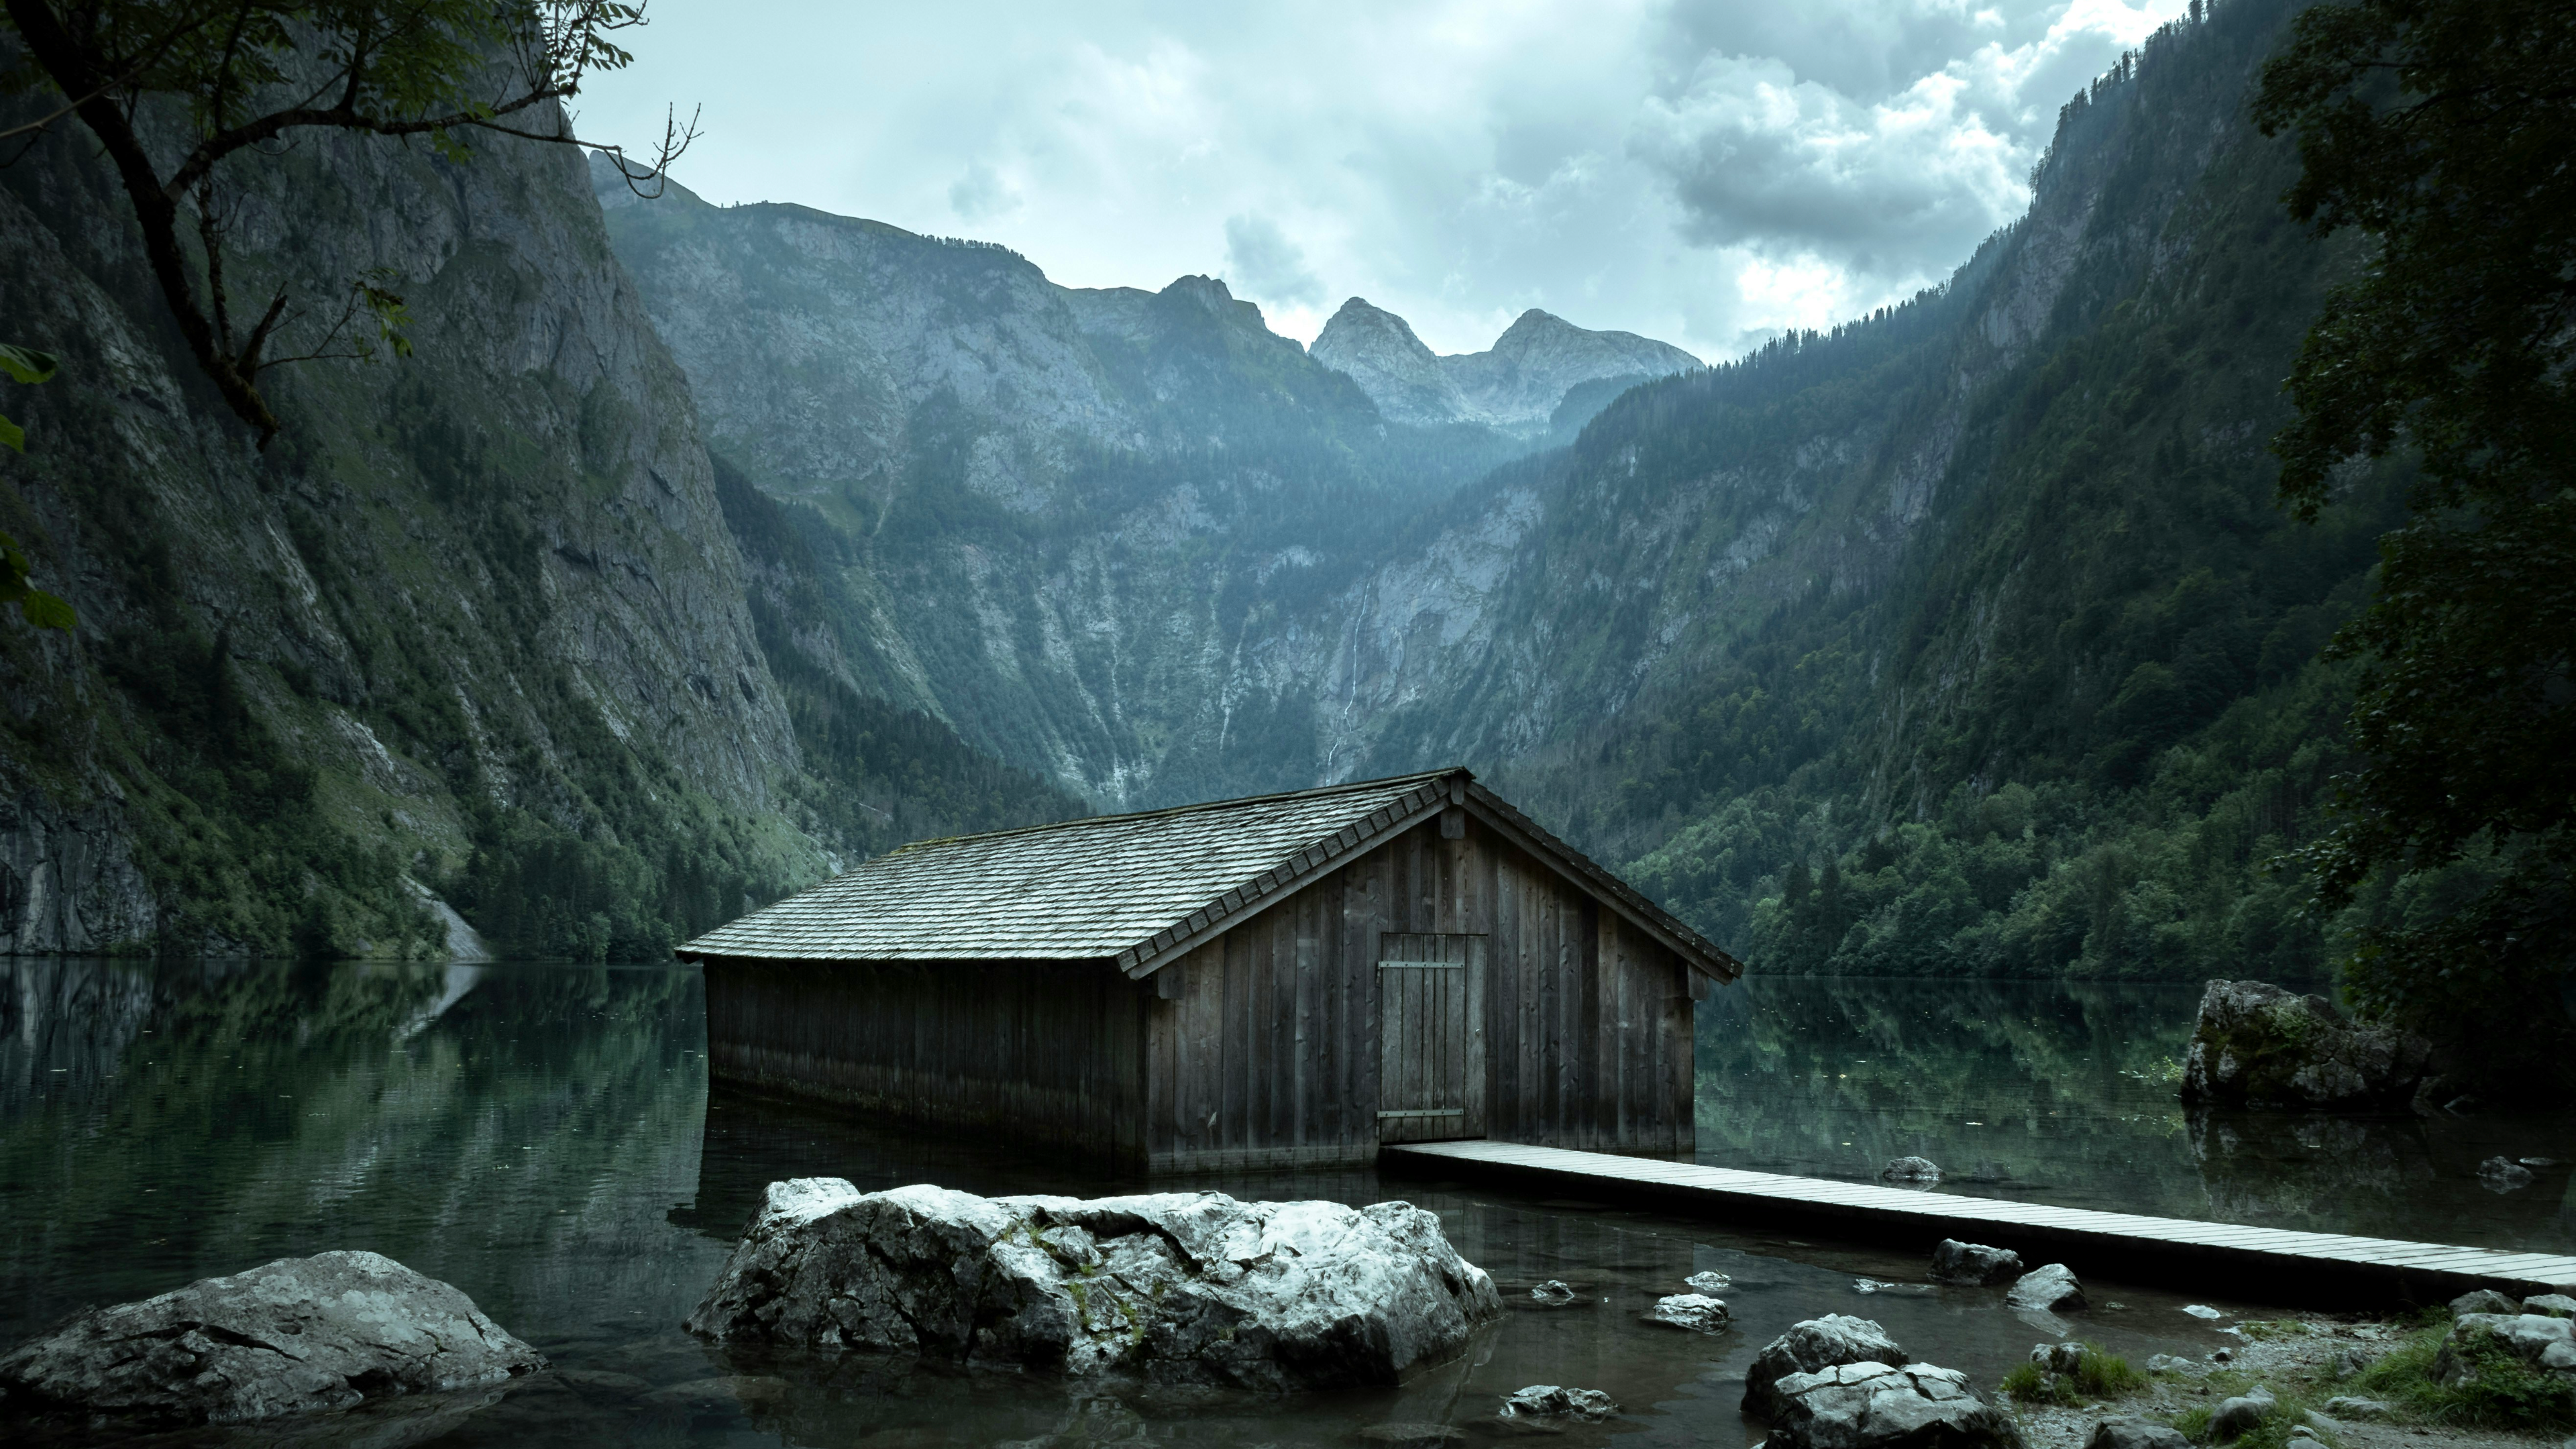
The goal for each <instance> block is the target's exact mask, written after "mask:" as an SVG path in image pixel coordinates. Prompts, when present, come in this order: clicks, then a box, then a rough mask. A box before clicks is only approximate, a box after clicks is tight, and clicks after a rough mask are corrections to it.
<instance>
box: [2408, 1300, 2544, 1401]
mask: <svg viewBox="0 0 2576 1449" xmlns="http://www.w3.org/2000/svg"><path fill="white" fill-rule="evenodd" d="M2484 1345H2493V1346H2500V1347H2502V1348H2503V1349H2504V1350H2505V1351H2506V1352H2508V1353H2510V1354H2512V1355H2513V1356H2514V1357H2516V1358H2518V1359H2521V1360H2522V1361H2523V1363H2524V1364H2526V1365H2528V1366H2530V1367H2532V1368H2535V1369H2541V1370H2544V1371H2547V1372H2550V1373H2555V1374H2557V1375H2558V1376H2559V1377H2560V1378H2561V1379H2563V1380H2564V1381H2565V1382H2566V1383H2567V1384H2568V1385H2569V1386H2570V1387H2571V1388H2576V1322H2570V1321H2569V1320H2567V1319H2564V1318H2549V1317H2544V1316H2543V1315H2541V1314H2537V1313H2463V1314H2461V1315H2460V1316H2459V1317H2457V1318H2455V1319H2453V1320H2451V1331H2450V1332H2449V1333H2447V1334H2445V1335H2443V1337H2442V1347H2441V1350H2440V1351H2439V1352H2437V1353H2435V1354H2434V1355H2433V1375H2432V1376H2433V1382H2435V1383H2437V1384H2441V1385H2443V1386H2444V1387H2446V1388H2458V1387H2460V1386H2461V1385H2463V1384H2466V1383H2467V1382H2469V1381H2470V1380H2471V1379H2474V1378H2476V1377H2477V1366H2476V1364H2475V1363H2474V1362H2473V1360H2474V1359H2475V1358H2476V1357H2477V1356H2478V1355H2477V1349H2478V1348H2479V1347H2481V1346H2484Z"/></svg>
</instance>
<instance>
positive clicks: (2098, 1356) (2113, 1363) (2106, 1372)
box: [2002, 1343, 2147, 1408]
mask: <svg viewBox="0 0 2576 1449" xmlns="http://www.w3.org/2000/svg"><path fill="white" fill-rule="evenodd" d="M2002 1387H2003V1392H2004V1394H2005V1395H2006V1396H2007V1397H2009V1398H2011V1399H2012V1400H2013V1401H2014V1402H2015V1403H2022V1404H2063V1405H2066V1406H2068V1407H2070V1408H2072V1407H2075V1406H2077V1405H2082V1404H2090V1403H2099V1402H2101V1401H2103V1400H2105V1399H2116V1398H2119V1397H2121V1396H2123V1395H2126V1394H2134V1393H2137V1392H2139V1391H2141V1390H2143V1389H2145V1388H2146V1387H2147V1376H2146V1375H2145V1374H2142V1373H2140V1372H2138V1371H2137V1369H2135V1368H2133V1367H2131V1366H2130V1364H2129V1361H2128V1360H2127V1359H2125V1358H2122V1357H2120V1356H2119V1355H2118V1354H2113V1353H2105V1352H2103V1351H2102V1346H2101V1345H2100V1344H2097V1343H2087V1344H2086V1345H2084V1356H2083V1357H2082V1358H2079V1359H2077V1360H2076V1361H2075V1368H2074V1370H2073V1371H2072V1372H2070V1373H2063V1374H2060V1373H2051V1372H2049V1371H2048V1370H2047V1369H2045V1368H2043V1367H2041V1366H2040V1365H2038V1364H2036V1363H2023V1364H2015V1365H2014V1366H2013V1368H2012V1371H2011V1372H2009V1373H2007V1374H2005V1375H2004V1379H2003V1385H2002Z"/></svg>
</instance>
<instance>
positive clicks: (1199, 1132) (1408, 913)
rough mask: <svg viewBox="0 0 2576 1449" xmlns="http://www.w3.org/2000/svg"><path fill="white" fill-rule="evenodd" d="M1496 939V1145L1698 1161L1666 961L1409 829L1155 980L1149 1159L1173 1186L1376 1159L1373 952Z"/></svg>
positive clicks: (1541, 889) (1497, 857) (1492, 849)
mask: <svg viewBox="0 0 2576 1449" xmlns="http://www.w3.org/2000/svg"><path fill="white" fill-rule="evenodd" d="M1396 932H1402V933H1433V934H1461V935H1483V936H1486V937H1488V951H1487V962H1488V966H1487V971H1486V973H1485V974H1486V987H1485V992H1484V1010H1485V1022H1486V1030H1485V1056H1486V1070H1487V1083H1488V1088H1487V1092H1486V1111H1487V1114H1488V1117H1487V1120H1488V1133H1489V1135H1490V1136H1492V1137H1494V1138H1497V1139H1500V1140H1504V1141H1512V1142H1530V1143H1539V1144H1543V1145H1547V1146H1553V1147H1577V1148H1587V1149H1595V1150H1607V1151H1624V1152H1679V1151H1687V1150H1689V1148H1690V1147H1691V1118H1690V1105H1691V1004H1690V1000H1689V997H1688V985H1687V982H1686V979H1685V977H1684V972H1685V970H1686V968H1685V967H1684V966H1683V964H1682V962H1681V959H1680V958H1679V957H1678V956H1676V955H1674V954H1673V953H1672V952H1670V951H1667V950H1665V949H1664V948H1663V947H1661V946H1659V945H1657V944H1655V943H1654V942H1653V941H1651V940H1648V939H1646V938H1645V937H1644V936H1643V935H1642V934H1640V933H1638V932H1636V931H1635V930H1633V929H1632V928H1629V927H1627V926H1625V925H1624V924H1623V923H1622V922H1620V921H1619V919H1618V918H1617V917H1616V916H1615V915H1613V914H1611V913H1609V912H1605V911H1603V910H1601V909H1600V907H1599V906H1598V905H1596V904H1595V903H1594V902H1593V900H1592V898H1591V897H1590V895H1589V894H1587V893H1586V892H1584V891H1582V890H1579V889H1577V888H1576V887H1575V886H1573V885H1572V884H1571V883H1569V882H1567V881H1566V880H1565V879H1563V878H1562V877H1560V876H1558V875H1557V874H1556V873H1555V872H1554V871H1552V870H1550V869H1548V868H1546V867H1545V866H1542V865H1540V864H1539V863H1538V862H1537V861H1535V860H1533V859H1531V858H1530V857H1528V856H1527V855H1524V854H1523V853H1522V852H1521V851H1519V850H1518V849H1517V848H1515V847H1513V846H1512V845H1510V844H1509V843H1508V842H1506V841H1504V840H1502V839H1500V838H1498V837H1497V836H1495V835H1494V834H1493V833H1491V832H1490V831H1488V830H1487V829H1486V828H1485V827H1484V826H1483V825H1481V824H1479V823H1476V822H1473V821H1470V822H1469V823H1468V825H1467V828H1466V831H1465V833H1464V835H1463V836H1462V837H1461V838H1458V839H1454V840H1451V839H1444V838H1442V836H1441V832H1440V828H1439V825H1438V823H1437V822H1436V821H1427V822H1425V823H1424V824H1423V825H1421V826H1419V827H1417V828H1415V829H1413V830H1411V831H1408V832H1406V833H1405V834H1403V835H1401V836H1399V837H1397V838H1396V839H1394V840H1392V841H1390V842H1388V843H1387V844H1386V845H1384V846H1382V847H1380V848H1379V849H1377V850H1375V851H1372V852H1371V853H1370V854H1368V855H1367V856H1365V857H1363V858H1362V859H1360V860H1357V861H1354V862H1353V863H1351V864H1350V865H1349V866H1346V867H1344V868H1343V869H1342V870H1340V871H1338V872H1336V873H1334V874H1333V875H1331V876H1328V877H1326V878H1325V879H1323V880H1320V881H1317V882H1316V883H1314V884H1313V885H1311V886H1308V887H1307V888H1306V889H1305V890H1303V891H1300V892H1298V893H1297V894H1296V895H1295V896H1293V897H1291V898H1290V899H1289V900H1287V901H1283V902H1281V903H1280V904H1279V905H1277V906H1274V907H1272V908H1271V909H1270V910H1268V911H1265V912H1263V913H1262V914H1261V915H1259V916H1256V917H1254V918H1253V919H1251V920H1250V921H1247V922H1245V923H1244V924H1242V925H1240V926H1238V927H1236V928H1235V929H1234V930H1232V931H1230V932H1228V933H1226V935H1224V936H1223V937H1220V938H1219V939H1217V940H1215V941H1211V942H1209V943H1208V944H1206V945H1204V946H1202V947H1200V948H1199V949H1198V950H1196V951H1193V952H1192V953H1190V954H1189V955H1188V956H1186V957H1184V958H1183V959H1182V960H1180V961H1177V962H1174V963H1173V964H1172V965H1170V966H1168V967H1165V968H1164V969H1165V970H1166V971H1173V972H1179V973H1180V976H1179V977H1178V979H1177V980H1176V981H1175V982H1173V983H1172V988H1173V991H1174V994H1173V996H1172V998H1171V999H1168V1000H1157V1001H1154V1002H1152V1003H1151V1004H1150V1005H1149V1007H1148V1008H1147V1011H1146V1017H1145V1041H1144V1050H1145V1058H1146V1064H1145V1110H1146V1123H1145V1133H1144V1135H1145V1146H1146V1155H1147V1161H1148V1162H1149V1163H1150V1165H1152V1166H1153V1167H1155V1168H1158V1169H1165V1170H1231V1169H1243V1168H1260V1167H1314V1166H1327V1165H1336V1164H1359V1163H1365V1162H1368V1161H1370V1160H1372V1159H1373V1158H1374V1156H1375V1154H1376V1150H1377V1145H1378V1133H1377V1105H1378V1104H1377V1073H1378V1065H1379V1051H1378V1007H1377V999H1376V996H1377V988H1376V963H1377V952H1378V949H1379V938H1380V937H1381V936H1383V935H1385V934H1388V933H1396Z"/></svg>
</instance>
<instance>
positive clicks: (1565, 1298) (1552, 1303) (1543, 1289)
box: [1530, 1278, 1574, 1308]
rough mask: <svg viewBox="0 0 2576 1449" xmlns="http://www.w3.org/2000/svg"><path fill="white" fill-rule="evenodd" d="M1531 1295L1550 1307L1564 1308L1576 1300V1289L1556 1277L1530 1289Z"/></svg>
mask: <svg viewBox="0 0 2576 1449" xmlns="http://www.w3.org/2000/svg"><path fill="white" fill-rule="evenodd" d="M1530 1297H1531V1298H1533V1299H1535V1300H1537V1301H1538V1302H1541V1303H1544V1304H1546V1305H1547V1306H1548V1307H1550V1308H1563V1307H1564V1306H1565V1305H1567V1304H1569V1303H1571V1302H1573V1301H1574V1290H1573V1289H1572V1288H1569V1287H1567V1286H1566V1285H1565V1284H1563V1283H1560V1282H1558V1281H1557V1280H1555V1279H1554V1278H1550V1279H1548V1280H1547V1281H1546V1282H1544V1283H1541V1284H1540V1285H1538V1286H1537V1287H1535V1288H1532V1289H1531V1290H1530Z"/></svg>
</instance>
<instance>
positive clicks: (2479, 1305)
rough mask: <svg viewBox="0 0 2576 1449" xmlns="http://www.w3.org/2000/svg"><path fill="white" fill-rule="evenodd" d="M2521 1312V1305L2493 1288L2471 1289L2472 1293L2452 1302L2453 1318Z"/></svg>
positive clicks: (2467, 1293) (2464, 1294)
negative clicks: (2475, 1314) (2477, 1314)
mask: <svg viewBox="0 0 2576 1449" xmlns="http://www.w3.org/2000/svg"><path fill="white" fill-rule="evenodd" d="M2521 1311H2522V1305H2521V1304H2519V1303H2516V1302H2514V1301H2513V1300H2512V1299H2510V1298H2507V1297H2505V1296H2504V1295H2503V1294H2501V1293H2498V1292H2497V1291H2495V1290H2494V1289H2493V1288H2475V1289H2471V1290H2470V1291H2468V1292H2466V1293H2463V1294H2461V1295H2460V1296H2459V1297H2457V1298H2454V1299H2452V1300H2451V1314H2452V1316H2453V1317H2458V1316H2459V1315H2461V1314H2464V1313H2520V1312H2521Z"/></svg>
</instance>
